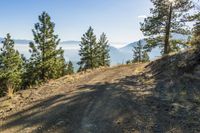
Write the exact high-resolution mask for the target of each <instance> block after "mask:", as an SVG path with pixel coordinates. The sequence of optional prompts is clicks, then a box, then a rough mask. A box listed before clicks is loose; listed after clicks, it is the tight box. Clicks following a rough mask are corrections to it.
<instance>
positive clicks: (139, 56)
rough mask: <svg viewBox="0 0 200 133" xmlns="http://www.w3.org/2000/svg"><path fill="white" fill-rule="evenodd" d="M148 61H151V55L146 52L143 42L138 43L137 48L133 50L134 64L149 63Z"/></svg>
mask: <svg viewBox="0 0 200 133" xmlns="http://www.w3.org/2000/svg"><path fill="white" fill-rule="evenodd" d="M148 61H149V55H148V53H147V51H146V50H144V46H143V45H142V42H141V41H139V42H138V43H137V46H135V47H134V49H133V63H136V62H137V63H139V62H148Z"/></svg>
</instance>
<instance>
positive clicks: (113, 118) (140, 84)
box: [0, 64, 200, 133]
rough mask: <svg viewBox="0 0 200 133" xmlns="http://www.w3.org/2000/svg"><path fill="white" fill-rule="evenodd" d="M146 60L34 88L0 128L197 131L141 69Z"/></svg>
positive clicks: (9, 132) (11, 131)
mask: <svg viewBox="0 0 200 133" xmlns="http://www.w3.org/2000/svg"><path fill="white" fill-rule="evenodd" d="M144 66H145V64H138V65H128V66H119V67H115V68H108V69H102V70H97V71H94V72H91V73H90V74H87V75H85V76H83V77H81V78H79V79H78V80H77V81H75V82H73V83H65V82H64V81H65V80H64V79H62V80H58V82H59V83H61V85H59V84H58V83H55V84H57V85H55V86H53V87H52V86H48V85H47V86H46V87H44V88H42V89H38V90H33V91H32V92H33V93H34V94H32V95H31V96H29V97H26V99H24V98H21V101H25V100H26V101H28V102H25V103H24V102H22V103H21V104H19V106H17V107H15V109H11V110H7V111H6V113H4V114H3V117H0V124H1V126H0V132H1V133H16V132H19V133H26V132H33V133H42V132H45V133H46V132H52V133H56V132H58V133H139V132H141V133H148V132H150V133H163V132H172V133H173V132H180V133H181V132H187V133H188V132H190V131H191V132H198V129H195V130H191V127H185V126H188V125H186V124H184V123H181V122H184V120H185V119H181V118H182V117H181V116H178V114H171V112H173V111H174V109H173V107H172V106H171V105H172V104H173V103H170V100H168V101H167V100H166V99H162V98H161V97H160V96H159V95H158V93H155V89H156V85H157V84H156V83H155V82H154V81H153V80H152V79H149V80H148V82H147V81H146V80H145V79H144V77H143V76H142V75H141V74H140V73H138V71H139V72H142V70H143V68H144ZM35 92H37V93H38V96H37V95H36V94H35ZM197 115H199V114H197ZM176 117H177V118H176ZM178 117H179V118H178ZM177 119H178V120H180V119H181V120H182V121H178V120H177ZM196 124H199V123H196ZM198 126H199V125H196V127H198ZM199 131H200V130H199Z"/></svg>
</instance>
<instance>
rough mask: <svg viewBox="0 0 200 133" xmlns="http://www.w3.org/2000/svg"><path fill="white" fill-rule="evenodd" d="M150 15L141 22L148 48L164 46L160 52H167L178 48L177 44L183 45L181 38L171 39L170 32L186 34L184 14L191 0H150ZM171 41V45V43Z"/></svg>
mask: <svg viewBox="0 0 200 133" xmlns="http://www.w3.org/2000/svg"><path fill="white" fill-rule="evenodd" d="M151 2H152V3H153V5H154V8H151V9H150V11H151V14H152V16H151V17H147V18H146V19H145V20H144V23H141V31H142V32H143V34H144V35H145V36H147V37H149V38H148V39H147V42H148V43H147V46H146V48H147V49H148V50H151V49H152V48H154V47H156V46H160V47H164V48H163V50H162V53H164V54H168V53H170V52H171V51H174V49H178V48H176V47H178V45H177V44H179V45H182V46H185V43H184V42H182V41H181V40H173V39H172V33H177V34H188V33H189V30H188V28H187V26H186V25H185V22H186V21H185V15H186V13H187V12H188V11H189V10H190V9H191V8H192V2H191V0H151ZM172 42H173V46H172V45H171V43H172Z"/></svg>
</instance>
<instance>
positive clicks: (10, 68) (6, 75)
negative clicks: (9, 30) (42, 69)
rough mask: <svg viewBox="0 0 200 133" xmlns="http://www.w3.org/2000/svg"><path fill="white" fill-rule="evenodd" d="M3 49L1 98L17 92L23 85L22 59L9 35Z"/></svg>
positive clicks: (0, 56) (1, 54) (0, 63)
mask: <svg viewBox="0 0 200 133" xmlns="http://www.w3.org/2000/svg"><path fill="white" fill-rule="evenodd" d="M2 43H3V47H2V48H1V49H0V51H1V52H0V96H2V95H4V94H5V93H6V92H7V93H9V92H8V91H10V92H15V91H17V90H19V89H20V88H21V83H22V73H23V72H22V63H23V61H22V58H21V55H20V54H19V52H18V51H17V50H15V49H14V41H13V40H12V39H11V36H10V34H7V36H6V38H4V41H2Z"/></svg>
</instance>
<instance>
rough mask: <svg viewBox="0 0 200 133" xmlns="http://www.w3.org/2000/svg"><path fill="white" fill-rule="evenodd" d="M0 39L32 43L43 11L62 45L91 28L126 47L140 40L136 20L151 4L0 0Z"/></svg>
mask: <svg viewBox="0 0 200 133" xmlns="http://www.w3.org/2000/svg"><path fill="white" fill-rule="evenodd" d="M0 5H1V8H0V16H1V20H0V36H1V37H4V36H5V34H6V33H11V35H12V37H13V38H16V39H32V32H31V29H33V26H34V23H36V22H38V15H40V14H41V13H42V11H46V12H48V13H49V14H50V16H51V17H52V21H54V22H55V23H56V29H55V30H56V33H57V34H58V35H59V37H60V38H61V40H62V41H65V40H80V38H81V36H82V34H83V33H84V32H85V31H86V30H87V29H88V27H89V26H90V25H91V26H92V27H93V28H94V29H95V33H96V34H97V35H100V34H101V33H102V32H105V33H106V34H107V36H108V38H109V40H110V41H111V42H114V43H129V42H132V41H136V40H138V39H140V38H142V37H143V36H142V33H141V32H140V30H139V29H140V25H139V22H140V21H143V19H142V18H141V17H139V16H143V15H148V14H149V8H150V7H151V3H150V0H1V1H0Z"/></svg>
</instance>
